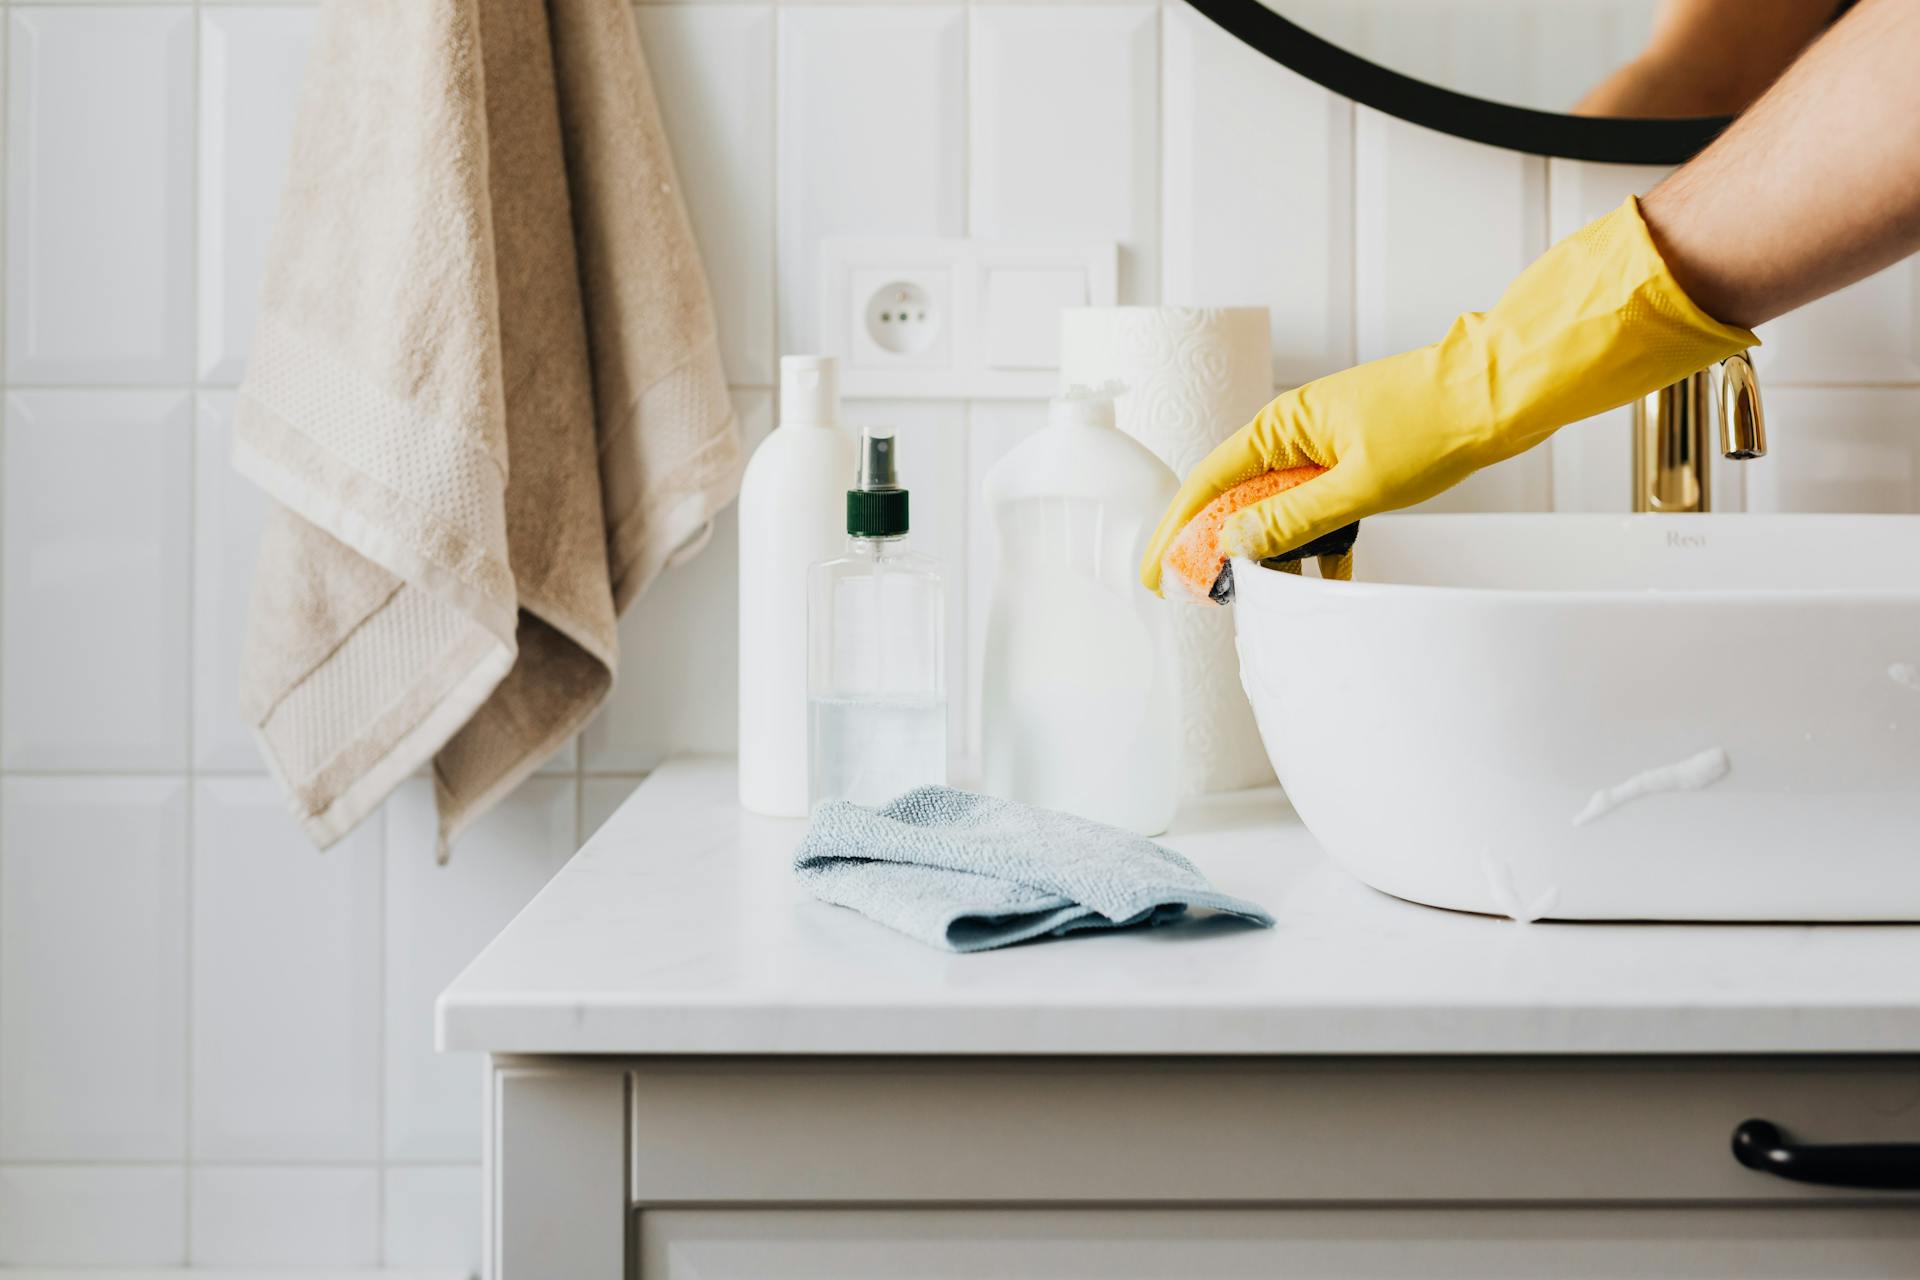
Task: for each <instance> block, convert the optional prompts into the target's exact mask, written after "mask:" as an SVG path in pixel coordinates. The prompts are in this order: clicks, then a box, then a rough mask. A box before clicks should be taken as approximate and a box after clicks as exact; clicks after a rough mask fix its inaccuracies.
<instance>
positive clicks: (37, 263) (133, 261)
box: [6, 5, 194, 385]
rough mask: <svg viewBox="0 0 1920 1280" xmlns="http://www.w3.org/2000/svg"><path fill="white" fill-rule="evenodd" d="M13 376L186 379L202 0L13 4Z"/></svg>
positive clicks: (18, 380)
mask: <svg viewBox="0 0 1920 1280" xmlns="http://www.w3.org/2000/svg"><path fill="white" fill-rule="evenodd" d="M7 52H8V57H7V159H8V164H7V202H6V203H7V209H6V212H7V252H6V264H7V288H6V295H7V327H6V332H7V359H6V369H7V378H8V380H9V381H10V382H12V383H14V384H16V385H19V384H23V383H58V382H86V383H128V382H178V381H185V380H186V378H187V377H189V376H190V375H191V368H190V364H191V361H192V358H193V357H192V348H193V325H192V323H191V317H192V314H193V309H192V308H193V275H192V262H193V99H194V91H193V62H194V32H193V10H192V8H190V7H188V6H184V5H181V6H174V5H155V6H149V7H143V8H139V9H131V8H129V9H118V8H111V9H103V8H94V7H92V6H82V5H70V6H66V7H46V8H41V7H36V6H25V5H15V6H14V7H13V9H12V12H11V14H10V22H9V30H8V51H7Z"/></svg>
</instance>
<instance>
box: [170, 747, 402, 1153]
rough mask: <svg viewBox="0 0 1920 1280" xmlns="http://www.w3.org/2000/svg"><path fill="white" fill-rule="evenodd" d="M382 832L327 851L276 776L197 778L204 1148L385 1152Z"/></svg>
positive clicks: (198, 1098) (196, 1010) (198, 1122)
mask: <svg viewBox="0 0 1920 1280" xmlns="http://www.w3.org/2000/svg"><path fill="white" fill-rule="evenodd" d="M382 835H383V832H382V830H381V826H380V824H379V823H370V824H368V825H366V826H364V827H362V828H361V829H359V830H358V831H355V832H354V833H353V834H352V835H350V836H349V837H347V839H346V840H344V841H342V842H341V843H340V844H337V845H335V846H334V847H333V848H332V849H331V850H329V851H328V852H327V854H326V855H325V856H324V857H318V856H315V854H314V852H313V849H312V847H311V846H310V845H309V844H308V843H307V842H306V840H305V839H304V838H303V837H302V836H301V834H300V833H299V831H298V830H297V829H295V828H294V827H293V825H292V824H291V823H289V822H288V821H287V811H286V800H285V798H284V796H283V795H282V794H281V792H280V789H279V787H278V786H277V785H276V784H275V783H274V782H273V781H272V780H271V779H269V778H257V777H256V778H233V777H228V778H207V779H204V780H203V781H201V782H200V783H199V785H198V787H197V789H196V791H195V793H194V840H193V846H194V847H193V1017H192V1022H193V1151H194V1155H195V1156H196V1158H198V1159H202V1160H242V1161H245V1160H329V1161H335V1160H366V1161H372V1160H375V1159H378V1157H379V1152H380V1034H381V1028H380V984H381V972H380V962H381V946H382V941H381V936H380V924H381V916H380V906H381V894H382V883H381V882H382V878H383V870H384V868H383V866H382V861H381V852H382V849H381V844H382Z"/></svg>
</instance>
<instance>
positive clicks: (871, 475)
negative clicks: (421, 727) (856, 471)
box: [860, 427, 900, 493]
mask: <svg viewBox="0 0 1920 1280" xmlns="http://www.w3.org/2000/svg"><path fill="white" fill-rule="evenodd" d="M895 474H896V473H895V471H894V468H893V429H892V428H891V427H868V428H867V429H866V430H865V431H863V432H861V433H860V487H861V488H862V489H865V490H867V491H868V492H869V493H871V492H873V491H874V490H877V489H898V488H899V487H900V486H899V484H898V483H897V482H896V481H895V479H894V476H895Z"/></svg>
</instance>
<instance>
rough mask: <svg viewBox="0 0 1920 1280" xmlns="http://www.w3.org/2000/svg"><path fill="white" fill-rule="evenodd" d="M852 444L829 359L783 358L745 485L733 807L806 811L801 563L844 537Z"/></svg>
mask: <svg viewBox="0 0 1920 1280" xmlns="http://www.w3.org/2000/svg"><path fill="white" fill-rule="evenodd" d="M853 473H854V442H853V439H852V438H851V437H850V436H848V435H846V434H845V433H843V432H842V431H841V430H840V371H839V366H838V364H837V363H836V362H835V360H834V359H833V357H832V356H784V357H782V358H781V361H780V424H779V425H778V426H777V427H775V428H774V429H773V432H772V433H771V434H770V435H768V437H767V438H766V440H765V441H764V442H762V444H761V445H760V447H759V448H758V449H756V450H754V454H753V457H752V459H751V460H750V461H749V462H748V463H747V471H746V475H745V476H744V477H743V478H742V480H741V482H740V803H741V805H742V806H743V807H745V808H747V809H750V810H752V811H753V812H755V813H764V814H769V815H772V816H774V817H783V818H798V817H804V816H806V812H807V568H808V566H810V565H812V564H813V563H814V562H815V561H818V560H825V559H828V558H829V557H831V556H835V555H838V554H839V552H840V547H841V544H842V543H843V542H844V541H845V540H846V493H847V486H848V484H849V483H851V481H852V478H853Z"/></svg>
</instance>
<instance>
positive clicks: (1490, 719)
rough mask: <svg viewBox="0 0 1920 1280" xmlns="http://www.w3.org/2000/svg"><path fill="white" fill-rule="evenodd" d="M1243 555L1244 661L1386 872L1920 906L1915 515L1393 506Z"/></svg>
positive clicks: (1796, 909)
mask: <svg viewBox="0 0 1920 1280" xmlns="http://www.w3.org/2000/svg"><path fill="white" fill-rule="evenodd" d="M1355 562H1356V575H1355V576H1356V581H1354V582H1352V583H1340V582H1322V581H1319V580H1318V579H1315V578H1310V577H1294V576H1291V575H1288V574H1283V573H1279V572H1277V571H1275V570H1271V569H1263V568H1261V567H1259V566H1258V565H1255V564H1252V563H1249V562H1245V561H1241V562H1236V564H1235V565H1234V584H1235V593H1236V599H1235V604H1234V613H1235V625H1236V628H1237V631H1238V638H1239V646H1240V659H1241V663H1240V667H1241V678H1242V680H1243V681H1244V682H1245V684H1246V688H1247V693H1248V696H1249V697H1250V698H1251V699H1252V700H1253V706H1254V710H1255V713H1256V715H1257V717H1258V719H1259V723H1260V733H1261V736H1262V738H1263V739H1264V740H1265V742H1266V746H1267V751H1268V754H1269V755H1270V756H1271V757H1272V759H1273V765H1274V768H1275V770H1276V771H1277V772H1278V773H1279V775H1280V780H1281V782H1282V783H1283V784H1284V785H1285V787H1286V789H1287V793H1288V795H1289V797H1290V798H1291V799H1292V801H1293V804H1294V807H1295V808H1296V809H1297V810H1298V811H1299V814H1300V817H1301V819H1302V820H1303V821H1304V822H1305V823H1306V824H1307V826H1308V827H1309V828H1310V829H1311V830H1312V831H1313V833H1314V835H1315V836H1317V837H1318V838H1319V840H1320V842H1321V843H1322V844H1323V845H1324V846H1325V848H1326V850H1327V852H1328V853H1329V854H1330V855H1332V856H1333V857H1334V858H1335V859H1337V860H1338V861H1339V862H1341V863H1342V864H1344V865H1345V866H1346V867H1347V868H1348V869H1349V870H1350V871H1352V872H1353V874H1354V875H1356V876H1358V877H1359V878H1360V879H1361V880H1364V881H1365V882H1366V883H1368V884H1370V885H1372V886H1374V887H1375V888H1377V889H1381V890H1384V891H1385V892H1387V893H1391V894H1395V895H1397V896H1399V897H1402V898H1409V899H1412V900H1414V901H1416V902H1424V903H1430V904H1432V905H1435V906H1442V907H1454V908H1459V909H1462V910H1467V911H1482V912H1489V913H1493V914H1497V915H1508V916H1514V917H1516V918H1521V919H1530V918H1540V917H1552V918H1561V919H1649V920H1920V517H1910V516H1812V515H1808V516H1745V515H1727V516H1711V515H1709V516H1631V517H1628V516H1577V515H1556V516H1527V515H1512V516H1496V515H1487V516H1462V515H1451V516H1449V515H1437V516H1390V517H1386V518H1382V519H1376V520H1371V521H1368V522H1367V523H1366V524H1365V525H1364V526H1362V529H1361V538H1360V544H1359V547H1358V548H1357V552H1356V557H1355Z"/></svg>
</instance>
